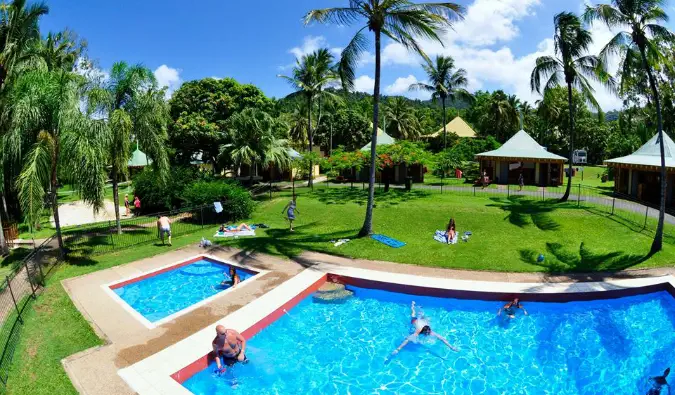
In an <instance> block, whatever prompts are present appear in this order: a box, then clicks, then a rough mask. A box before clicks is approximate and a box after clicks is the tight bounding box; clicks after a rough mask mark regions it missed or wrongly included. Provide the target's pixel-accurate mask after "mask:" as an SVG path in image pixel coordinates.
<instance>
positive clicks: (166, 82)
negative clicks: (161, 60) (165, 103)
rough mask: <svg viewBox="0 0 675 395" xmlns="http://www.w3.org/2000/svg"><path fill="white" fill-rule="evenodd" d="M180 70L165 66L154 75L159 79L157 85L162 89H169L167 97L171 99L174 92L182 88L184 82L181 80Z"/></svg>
mask: <svg viewBox="0 0 675 395" xmlns="http://www.w3.org/2000/svg"><path fill="white" fill-rule="evenodd" d="M180 72H181V71H180V70H179V69H174V68H172V67H169V66H167V65H165V64H163V65H161V66H159V67H158V68H157V69H155V71H154V74H155V78H156V79H157V84H158V85H159V86H160V88H164V87H167V88H168V89H167V90H166V96H167V98H169V97H171V95H172V94H173V92H174V91H175V90H176V89H178V88H179V87H180V85H181V84H182V83H183V80H182V79H181V78H180Z"/></svg>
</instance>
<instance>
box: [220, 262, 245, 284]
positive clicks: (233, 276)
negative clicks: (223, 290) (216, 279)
mask: <svg viewBox="0 0 675 395" xmlns="http://www.w3.org/2000/svg"><path fill="white" fill-rule="evenodd" d="M240 282H241V278H239V274H237V270H235V268H234V266H230V273H229V278H225V280H223V281H222V282H221V283H220V286H221V287H234V286H235V285H237V284H239V283H240Z"/></svg>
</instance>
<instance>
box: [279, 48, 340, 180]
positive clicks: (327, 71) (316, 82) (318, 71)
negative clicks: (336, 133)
mask: <svg viewBox="0 0 675 395" xmlns="http://www.w3.org/2000/svg"><path fill="white" fill-rule="evenodd" d="M279 77H281V78H283V79H285V80H286V81H288V82H289V83H290V84H291V85H292V86H293V87H294V88H295V89H296V90H297V91H298V92H300V93H301V94H302V95H303V96H304V97H305V100H306V104H305V105H306V110H307V142H308V147H309V149H308V151H309V152H312V148H313V146H314V129H313V128H312V110H313V106H314V100H315V99H318V112H319V114H318V116H317V123H319V122H321V98H322V97H323V94H324V93H326V92H325V91H324V90H323V89H324V87H325V86H326V85H328V84H330V83H332V82H333V81H335V80H337V79H338V75H337V73H336V72H335V70H334V66H333V55H332V54H331V53H330V52H329V51H328V50H327V49H324V48H322V49H319V50H317V51H314V52H312V53H310V54H307V55H304V56H303V57H302V58H300V59H298V60H297V61H296V65H295V66H294V67H293V75H292V76H290V77H289V76H285V75H280V76H279ZM309 158H312V156H309ZM312 173H313V166H310V168H309V172H308V174H309V181H308V184H307V185H308V186H310V187H311V186H313V184H314V179H313V178H314V177H313V174H312Z"/></svg>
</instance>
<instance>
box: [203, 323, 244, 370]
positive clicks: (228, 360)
mask: <svg viewBox="0 0 675 395" xmlns="http://www.w3.org/2000/svg"><path fill="white" fill-rule="evenodd" d="M211 346H212V347H213V354H214V357H215V359H216V371H217V372H218V373H223V372H224V371H225V367H224V366H223V365H225V366H233V365H234V364H236V363H237V362H240V363H246V362H248V359H247V358H246V338H245V337H244V336H242V335H241V334H240V333H239V332H237V331H235V330H234V329H225V327H224V326H222V325H218V326H216V337H215V338H214V339H213V342H212V343H211ZM221 357H222V359H223V361H222V363H221V361H220V359H221Z"/></svg>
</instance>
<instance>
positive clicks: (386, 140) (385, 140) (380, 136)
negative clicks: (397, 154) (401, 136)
mask: <svg viewBox="0 0 675 395" xmlns="http://www.w3.org/2000/svg"><path fill="white" fill-rule="evenodd" d="M370 127H371V128H372V127H373V124H372V123H371V124H370ZM395 142H396V140H395V139H394V138H393V137H391V136H390V135H388V134H386V133H385V132H384V130H382V129H380V128H377V146H378V147H379V146H381V145H390V144H394V143H395ZM361 151H370V143H368V144H366V145H364V146H363V148H361Z"/></svg>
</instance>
